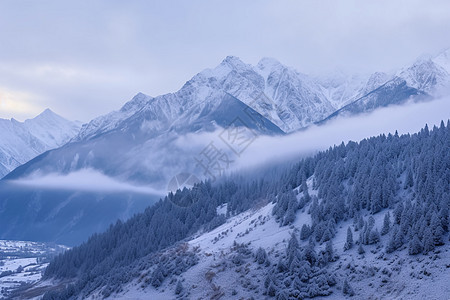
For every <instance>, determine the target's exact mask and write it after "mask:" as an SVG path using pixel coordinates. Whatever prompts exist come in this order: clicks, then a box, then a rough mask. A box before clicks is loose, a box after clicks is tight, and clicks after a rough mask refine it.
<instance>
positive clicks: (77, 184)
mask: <svg viewBox="0 0 450 300" xmlns="http://www.w3.org/2000/svg"><path fill="white" fill-rule="evenodd" d="M12 183H14V184H18V185H23V186H29V187H35V188H42V189H63V190H74V191H90V192H132V193H138V194H148V195H157V196H163V195H165V194H166V192H163V191H159V190H156V189H154V188H151V187H148V186H137V185H133V184H131V183H128V182H123V181H119V180H117V179H114V178H111V177H108V176H106V175H104V174H102V173H100V172H99V171H96V170H93V169H81V170H79V171H75V172H71V173H69V174H65V175H61V174H56V173H51V174H47V175H44V176H38V175H32V176H29V177H27V178H24V179H20V180H14V181H12Z"/></svg>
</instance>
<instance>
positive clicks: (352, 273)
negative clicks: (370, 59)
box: [88, 204, 450, 300]
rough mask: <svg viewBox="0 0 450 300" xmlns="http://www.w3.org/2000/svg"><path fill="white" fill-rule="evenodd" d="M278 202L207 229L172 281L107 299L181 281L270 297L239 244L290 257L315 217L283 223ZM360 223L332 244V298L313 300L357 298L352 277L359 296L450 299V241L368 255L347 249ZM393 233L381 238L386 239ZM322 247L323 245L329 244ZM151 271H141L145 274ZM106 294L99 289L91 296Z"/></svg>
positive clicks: (195, 290) (148, 294) (154, 294)
mask: <svg viewBox="0 0 450 300" xmlns="http://www.w3.org/2000/svg"><path fill="white" fill-rule="evenodd" d="M272 209H273V204H267V205H266V206H264V207H262V208H260V209H258V210H252V211H248V212H244V213H242V214H239V215H237V216H235V217H232V218H230V219H229V220H228V221H227V222H226V223H225V224H223V225H221V226H219V227H217V228H216V229H214V230H212V231H210V232H206V233H203V234H201V235H199V236H198V237H195V238H194V239H192V240H191V241H189V242H188V244H187V245H189V249H191V250H194V251H195V252H196V254H197V256H198V258H199V263H198V264H196V265H194V266H192V267H190V268H189V269H188V270H187V271H186V272H184V273H182V274H181V275H180V276H178V277H176V280H173V281H167V282H165V284H163V285H162V286H161V287H159V288H158V289H154V288H153V287H145V288H143V287H142V280H141V279H136V280H134V281H132V282H131V283H129V284H127V285H126V286H124V287H123V288H122V289H121V292H119V293H117V294H112V295H111V296H110V297H107V299H144V298H152V299H153V298H154V299H172V298H174V297H176V288H177V282H182V286H183V291H182V294H183V295H184V296H185V297H188V298H191V299H200V298H208V299H209V298H214V297H217V296H219V295H222V297H225V298H226V299H242V298H245V299H247V298H250V297H254V298H255V299H256V298H261V297H263V298H264V297H267V295H264V294H263V291H264V290H265V289H266V288H265V286H264V278H265V275H266V274H265V273H264V268H261V265H259V264H258V263H257V262H255V260H254V257H252V256H250V257H247V258H244V261H243V262H241V263H239V264H236V263H233V258H234V257H235V255H236V253H237V252H236V243H238V244H240V245H248V248H249V249H250V251H251V252H253V253H256V251H257V250H258V249H259V248H263V249H264V250H265V251H266V253H267V254H268V259H269V260H270V261H271V262H272V263H275V264H276V263H277V261H278V258H279V257H283V256H285V249H286V248H287V246H288V241H289V239H290V237H291V234H292V233H296V234H298V231H299V229H300V228H301V227H302V225H303V224H310V222H311V220H310V217H309V215H308V214H307V213H306V212H301V211H299V212H298V213H297V217H296V221H295V222H294V223H293V224H292V225H291V226H290V227H289V226H285V227H280V226H279V224H278V223H277V222H276V221H275V220H274V217H273V215H272ZM382 217H383V215H381V214H380V215H378V216H377V218H376V222H375V226H376V227H378V228H381V227H382V223H383V219H382ZM348 227H350V228H352V230H354V229H355V228H354V227H353V225H352V224H351V222H344V223H343V224H340V225H339V228H338V231H337V233H336V237H335V238H334V239H333V248H334V249H335V254H336V255H337V256H339V257H340V258H339V260H338V261H336V262H333V263H332V264H331V265H330V266H329V268H330V269H332V270H333V273H334V275H335V276H336V277H337V285H336V287H335V288H334V289H333V293H332V294H331V296H329V297H315V298H314V299H353V298H354V297H349V296H348V295H345V294H344V293H343V291H342V287H343V283H344V281H345V279H347V278H351V280H350V282H351V286H352V289H353V292H354V293H355V294H356V297H357V298H358V299H376V298H377V297H381V298H382V299H417V300H420V299H445V295H448V294H449V293H450V289H449V287H448V285H447V284H446V281H447V280H448V278H449V276H450V268H449V267H448V266H450V247H448V246H446V247H444V248H442V249H440V250H439V251H437V252H436V254H431V255H420V256H416V257H411V256H408V253H407V250H403V251H400V252H397V253H395V254H385V253H383V249H382V248H381V247H380V246H379V245H369V246H367V247H366V248H365V254H362V255H361V254H359V253H358V251H357V247H354V248H353V249H351V250H348V251H344V244H345V242H346V232H347V228H348ZM387 240H388V236H384V237H382V239H381V243H387ZM307 244H308V241H300V247H306V246H307ZM318 248H319V249H324V248H325V244H323V245H320V246H319V247H318ZM148 271H149V270H141V271H140V273H141V274H146V273H147V272H148ZM99 295H101V294H100V293H94V295H93V296H91V297H89V298H88V299H96V297H98V296H99Z"/></svg>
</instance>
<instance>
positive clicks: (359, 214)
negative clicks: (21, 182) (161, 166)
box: [42, 122, 450, 299]
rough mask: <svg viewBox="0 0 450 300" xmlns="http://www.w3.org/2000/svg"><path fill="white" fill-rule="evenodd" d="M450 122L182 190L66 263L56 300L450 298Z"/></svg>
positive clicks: (51, 279) (54, 273)
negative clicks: (259, 174)
mask: <svg viewBox="0 0 450 300" xmlns="http://www.w3.org/2000/svg"><path fill="white" fill-rule="evenodd" d="M446 126H447V127H446ZM449 126H450V123H449V122H447V125H445V124H444V122H441V125H440V127H439V128H438V127H434V128H433V130H431V131H430V130H429V128H428V127H427V126H425V128H423V129H422V130H421V131H420V132H419V133H417V134H412V135H410V134H407V135H402V136H398V135H397V134H395V135H392V134H389V135H388V136H385V135H380V136H378V137H373V138H369V139H364V140H362V141H361V142H359V143H354V142H350V143H348V144H347V145H344V144H341V145H339V146H335V147H333V148H330V149H329V150H327V151H325V152H321V153H319V154H317V155H315V156H314V157H311V158H307V159H303V160H302V161H300V162H298V163H295V164H293V165H292V167H289V168H288V170H287V172H286V173H284V174H276V175H275V174H270V175H269V174H267V176H268V177H265V176H263V178H255V179H254V180H253V181H252V180H250V181H246V180H245V179H244V178H241V177H239V176H238V177H236V178H234V179H233V178H229V179H227V180H225V181H223V182H221V183H217V184H215V185H211V184H210V183H200V184H198V185H197V186H196V187H195V188H194V189H191V190H188V189H183V190H179V191H177V192H176V193H175V194H169V195H168V196H167V197H166V198H165V199H164V200H163V201H160V202H158V203H157V204H155V206H153V207H150V208H148V209H147V210H146V211H145V212H144V213H142V214H139V215H136V216H135V217H133V218H132V219H130V220H129V221H127V222H125V223H118V224H116V225H114V226H112V227H110V229H109V230H108V231H107V232H105V233H103V234H100V235H97V236H95V238H93V239H91V240H89V241H88V242H87V243H86V244H83V245H81V246H80V247H77V248H74V249H72V250H70V251H69V252H67V253H66V254H64V255H62V256H60V257H58V258H57V259H55V260H54V261H53V262H52V263H51V264H50V265H49V267H48V268H47V270H46V273H45V276H44V279H45V281H43V282H42V284H46V285H47V288H46V291H50V292H49V293H48V294H47V295H46V296H45V297H44V299H54V298H63V299H98V298H118V299H131V298H156V299H159V298H161V299H166V298H168V299H172V298H188V299H189V298H194V299H196V298H213V299H218V298H221V297H223V298H230V299H240V298H249V297H253V298H264V299H265V298H269V299H270V298H272V297H275V299H289V298H293V299H299V298H301V299H304V298H316V297H322V298H320V299H326V298H325V297H326V296H330V297H329V298H328V299H346V298H351V297H352V295H353V296H355V297H356V298H357V299H372V298H376V297H379V298H380V297H381V298H386V299H422V298H423V297H424V295H426V296H427V297H429V298H430V299H442V298H443V296H446V294H447V293H448V286H447V285H446V280H447V279H448V276H449V272H450V263H449V260H450V247H449V243H448V238H449V236H448V232H449V223H448V222H449V212H448V204H449V200H450V199H449V198H448V193H449V186H448V185H446V184H445V183H446V179H447V178H446V176H447V173H448V166H449V156H448V151H447V149H448V146H449V142H450V139H449V138H448V137H449V134H450V131H449V128H450V127H449ZM411 161H414V163H413V164H411V163H410V162H411ZM436 161H439V164H436ZM430 195H433V196H432V197H430ZM186 203H187V204H190V205H185V204H186ZM100 250H101V251H100ZM88 278H89V279H90V280H87V279H88ZM64 280H69V281H70V282H72V285H71V286H69V287H68V288H67V289H66V290H61V289H60V287H59V286H60V285H59V284H58V283H59V282H63V281H64ZM52 284H53V285H52ZM52 297H53V298H52ZM444 299H445V298H444Z"/></svg>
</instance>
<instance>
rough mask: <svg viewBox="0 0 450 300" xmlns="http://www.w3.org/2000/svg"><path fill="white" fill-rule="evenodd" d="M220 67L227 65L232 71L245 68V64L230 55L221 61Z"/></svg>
mask: <svg viewBox="0 0 450 300" xmlns="http://www.w3.org/2000/svg"><path fill="white" fill-rule="evenodd" d="M221 65H228V66H230V67H231V68H233V69H237V68H240V67H244V66H246V64H245V63H244V62H243V61H242V60H241V59H240V58H239V57H237V56H232V55H229V56H227V57H225V59H224V60H223V61H222V63H221Z"/></svg>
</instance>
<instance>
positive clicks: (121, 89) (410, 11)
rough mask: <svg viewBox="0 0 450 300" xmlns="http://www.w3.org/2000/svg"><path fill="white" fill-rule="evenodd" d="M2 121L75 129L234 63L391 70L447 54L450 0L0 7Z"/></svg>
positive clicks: (4, 4) (311, 69)
mask: <svg viewBox="0 0 450 300" xmlns="http://www.w3.org/2000/svg"><path fill="white" fill-rule="evenodd" d="M0 28H1V29H0V118H11V117H14V118H16V119H18V120H24V119H25V118H29V117H33V116H34V115H36V114H38V113H40V112H41V111H42V110H44V109H45V108H47V107H48V108H51V109H52V110H53V111H55V112H57V113H59V114H61V115H62V116H64V117H66V118H69V119H78V120H81V121H89V120H90V119H91V118H93V117H96V116H98V115H101V114H105V113H108V112H109V111H111V110H115V109H119V108H120V107H121V106H122V105H123V104H124V103H125V102H126V101H128V100H130V99H131V98H132V97H133V96H134V95H135V94H136V93H137V92H143V93H146V94H149V95H152V96H157V95H160V94H163V93H168V92H174V91H176V90H178V89H179V88H180V87H181V86H182V85H183V84H184V82H186V81H187V80H189V79H190V78H191V77H192V76H193V75H194V74H196V73H198V72H199V71H201V70H203V69H205V68H208V67H214V66H216V65H217V64H219V63H220V62H221V61H222V60H223V58H224V57H226V56H227V55H235V56H238V57H240V58H241V59H242V60H243V61H245V62H247V63H251V64H256V63H257V62H258V61H259V59H260V58H262V57H266V56H269V57H275V58H277V59H278V60H280V61H281V62H282V63H284V64H286V65H289V66H292V67H294V68H296V69H297V70H299V71H301V72H304V73H309V74H325V73H329V72H333V71H335V70H338V69H339V70H343V71H345V72H347V73H355V72H358V73H359V72H364V73H365V72H371V71H379V70H381V71H388V70H393V69H397V68H400V67H402V66H404V65H407V64H409V63H411V62H413V61H414V60H415V59H416V58H417V57H418V56H420V55H421V54H423V53H431V54H433V53H437V52H439V51H441V50H443V49H444V48H447V47H449V46H450V35H449V28H450V1H447V0H442V1H437V0H431V1H430V0H427V1H425V0H424V1H415V0H405V1H392V0H389V1H385V0H382V1H380V0H378V1H361V0H354V1H350V0H349V1H335V0H330V1H318V0H310V1H294V0H293V1H278V0H277V1H242V0H241V1H234V0H233V1H181V0H180V1H168V0H165V1H159V2H156V1H112V0H105V1H43V0H41V1H20V0H18V1H1V2H0Z"/></svg>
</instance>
